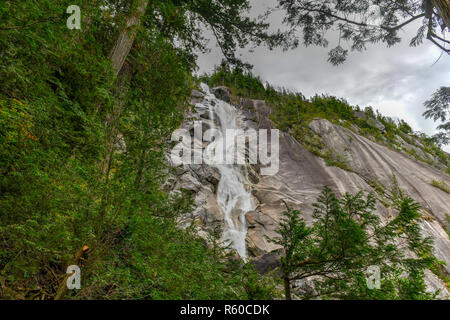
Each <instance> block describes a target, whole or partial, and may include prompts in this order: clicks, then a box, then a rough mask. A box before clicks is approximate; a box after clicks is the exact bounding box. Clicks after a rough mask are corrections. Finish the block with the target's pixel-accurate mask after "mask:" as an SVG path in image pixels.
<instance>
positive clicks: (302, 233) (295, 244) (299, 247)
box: [268, 208, 311, 300]
mask: <svg viewBox="0 0 450 320" xmlns="http://www.w3.org/2000/svg"><path fill="white" fill-rule="evenodd" d="M300 214H301V213H300V211H298V210H291V209H290V208H288V211H286V212H284V213H283V215H284V216H283V217H282V218H281V221H280V224H279V226H278V229H277V230H276V231H277V233H278V234H279V235H281V237H280V238H273V239H270V238H269V239H268V240H269V241H271V242H272V243H274V244H277V245H279V246H282V247H283V249H284V251H283V255H282V257H281V258H280V262H281V272H282V278H283V284H284V292H285V296H286V300H291V299H292V295H291V280H292V278H293V274H294V273H295V271H296V267H297V264H298V261H302V260H304V259H305V258H306V256H307V253H306V251H307V250H309V247H310V245H311V243H306V242H307V241H308V240H309V236H310V234H311V228H308V227H306V223H305V220H304V219H303V218H300Z"/></svg>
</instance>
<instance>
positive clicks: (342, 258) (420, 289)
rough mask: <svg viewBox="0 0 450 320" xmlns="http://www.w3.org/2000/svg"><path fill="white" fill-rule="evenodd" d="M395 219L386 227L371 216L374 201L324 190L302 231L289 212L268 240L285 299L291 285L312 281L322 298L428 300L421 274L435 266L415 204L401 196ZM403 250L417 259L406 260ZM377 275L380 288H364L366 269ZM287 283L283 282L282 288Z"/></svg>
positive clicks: (295, 213) (301, 224)
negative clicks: (277, 253)
mask: <svg viewBox="0 0 450 320" xmlns="http://www.w3.org/2000/svg"><path fill="white" fill-rule="evenodd" d="M394 203H395V208H396V210H397V215H396V217H395V218H393V219H391V220H390V221H388V222H386V223H382V221H381V220H380V218H379V217H378V216H377V215H375V214H374V213H373V212H374V210H375V198H374V196H373V195H372V194H370V195H369V196H367V197H366V198H364V197H363V194H362V192H360V193H358V194H356V195H350V194H346V195H344V196H343V197H342V198H341V199H338V198H337V197H336V195H335V194H334V193H333V192H332V191H331V190H330V189H329V188H325V189H324V190H323V192H322V193H321V195H320V196H319V198H318V200H317V203H316V204H315V205H314V206H315V210H314V213H313V219H314V220H313V222H312V225H311V226H308V227H307V226H306V224H305V222H304V220H303V219H302V218H301V217H300V215H301V213H300V212H298V211H295V210H291V209H289V210H288V211H287V212H285V213H284V218H283V219H282V220H281V223H280V226H279V228H278V229H277V233H278V234H279V237H277V238H273V239H270V240H271V241H272V242H273V243H276V244H278V245H281V246H282V247H283V248H284V250H283V254H282V257H281V265H282V278H283V279H285V292H286V296H287V298H289V296H290V285H289V284H291V283H292V281H297V280H302V281H304V280H308V279H310V280H312V281H313V283H314V286H315V290H316V291H317V294H316V295H314V296H312V295H310V294H309V293H306V294H304V296H302V297H301V298H304V299H308V298H313V297H319V298H322V299H336V298H337V299H414V300H415V299H430V298H432V297H433V296H434V295H433V294H430V293H427V292H426V291H425V289H426V287H425V282H424V270H425V269H426V268H430V267H431V266H432V264H433V262H434V261H435V259H434V258H432V255H431V250H432V242H431V240H430V239H429V238H425V239H423V238H422V237H421V233H420V226H419V224H418V222H419V221H420V219H421V216H420V213H419V209H420V207H419V205H418V204H417V203H415V202H414V201H413V200H412V199H411V198H409V197H405V196H404V195H402V194H401V193H400V194H399V195H398V198H397V199H396V201H395V202H394ZM406 251H412V252H414V253H415V254H416V255H417V256H418V257H419V258H410V257H409V256H407V255H406V254H405V252H406ZM370 266H378V267H379V268H380V270H381V276H382V279H381V288H380V289H372V290H371V289H369V288H368V286H367V284H366V278H367V276H368V275H367V273H366V272H367V269H368V267H370ZM286 282H287V283H286Z"/></svg>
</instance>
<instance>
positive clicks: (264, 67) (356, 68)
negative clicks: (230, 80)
mask: <svg viewBox="0 0 450 320" xmlns="http://www.w3.org/2000/svg"><path fill="white" fill-rule="evenodd" d="M252 3H253V9H252V14H254V15H257V14H259V13H261V12H263V11H264V9H265V8H267V7H268V6H270V5H271V4H273V3H274V1H272V0H253V1H252ZM281 20H282V15H281V13H277V14H275V15H274V16H272V17H271V18H270V20H269V22H270V23H271V26H272V28H273V29H278V28H280V27H282V25H281ZM418 26H420V22H419V21H418V22H417V23H416V24H414V25H410V26H408V27H407V28H406V29H405V30H404V31H403V33H402V36H403V41H402V43H400V44H398V45H396V46H394V47H391V48H387V47H386V46H385V45H382V44H376V45H370V46H368V50H367V51H364V52H351V53H350V54H349V58H348V61H347V62H346V63H345V64H344V65H341V66H339V67H335V66H332V65H330V64H329V63H328V62H327V57H328V51H329V50H330V48H333V47H334V46H336V45H337V43H338V40H339V39H338V35H337V34H336V33H330V38H329V40H330V46H329V47H328V48H319V47H308V48H305V47H299V48H298V49H295V50H291V51H287V52H283V51H282V50H281V49H276V50H273V51H270V50H268V49H267V48H265V47H258V48H256V49H255V50H254V52H249V50H241V51H240V52H239V54H240V55H241V58H242V59H244V60H245V61H248V62H250V63H251V64H253V65H254V70H253V72H254V74H256V75H258V76H260V77H261V78H262V79H263V80H264V81H268V82H269V83H271V84H272V85H275V86H279V87H285V88H287V89H290V90H294V91H299V92H301V93H303V94H304V95H305V96H312V95H315V94H320V93H326V94H330V95H334V96H338V97H342V98H345V99H346V100H347V101H348V102H349V103H351V104H353V105H359V106H361V107H365V106H369V105H371V106H373V107H374V108H375V109H378V110H379V111H380V112H381V113H382V114H385V115H389V116H391V117H398V118H402V119H404V120H406V121H407V122H409V123H410V124H411V125H412V127H413V128H414V129H415V130H420V131H422V132H425V133H427V134H429V135H432V134H434V133H435V132H436V130H435V127H436V126H437V124H436V123H434V122H433V121H432V120H426V119H424V118H423V117H422V113H423V112H424V106H423V103H424V101H426V100H427V99H429V98H430V96H431V95H432V94H433V92H435V91H436V90H437V89H438V88H439V87H441V86H450V56H448V55H443V56H441V57H440V55H441V52H440V50H439V49H438V48H436V47H435V46H433V45H432V44H431V43H430V42H428V41H425V42H424V44H423V45H421V46H419V47H414V48H413V47H410V46H409V40H410V39H411V38H412V37H413V36H414V35H415V33H416V30H417V28H418ZM211 43H213V42H211ZM344 45H345V43H343V46H344ZM439 57H440V58H439ZM438 59H439V60H438ZM220 60H221V54H220V50H218V48H217V47H212V51H211V53H209V54H207V55H200V57H199V61H198V62H199V66H200V72H210V71H211V70H212V69H213V67H214V65H216V64H218V63H219V62H220ZM437 60H438V61H437ZM436 61H437V62H436ZM446 149H447V151H450V146H449V147H447V148H446Z"/></svg>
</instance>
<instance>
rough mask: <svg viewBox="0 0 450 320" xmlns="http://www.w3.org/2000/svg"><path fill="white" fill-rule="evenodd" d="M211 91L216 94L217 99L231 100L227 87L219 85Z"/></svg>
mask: <svg viewBox="0 0 450 320" xmlns="http://www.w3.org/2000/svg"><path fill="white" fill-rule="evenodd" d="M211 92H212V93H213V94H214V95H215V96H216V98H217V99H220V100H223V101H225V102H228V103H230V102H231V94H232V92H231V90H230V89H229V88H227V87H224V86H221V87H216V88H214V89H212V90H211Z"/></svg>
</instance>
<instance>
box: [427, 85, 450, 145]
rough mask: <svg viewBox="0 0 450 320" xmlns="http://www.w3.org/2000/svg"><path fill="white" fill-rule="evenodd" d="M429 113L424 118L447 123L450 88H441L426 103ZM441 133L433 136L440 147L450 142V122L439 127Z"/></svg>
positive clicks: (449, 110)
mask: <svg viewBox="0 0 450 320" xmlns="http://www.w3.org/2000/svg"><path fill="white" fill-rule="evenodd" d="M425 107H426V108H427V111H425V112H424V114H423V115H424V117H425V118H427V119H433V120H434V121H438V120H440V121H442V122H446V121H447V119H448V118H449V116H450V87H441V88H440V89H439V90H438V91H436V92H435V93H434V94H433V96H432V97H431V99H430V100H428V101H426V102H425ZM438 129H439V130H441V132H440V133H438V134H436V135H435V136H433V140H434V142H435V143H437V144H438V145H439V146H441V145H446V144H448V143H449V142H450V122H446V123H444V124H442V125H440V126H439V127H438Z"/></svg>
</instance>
